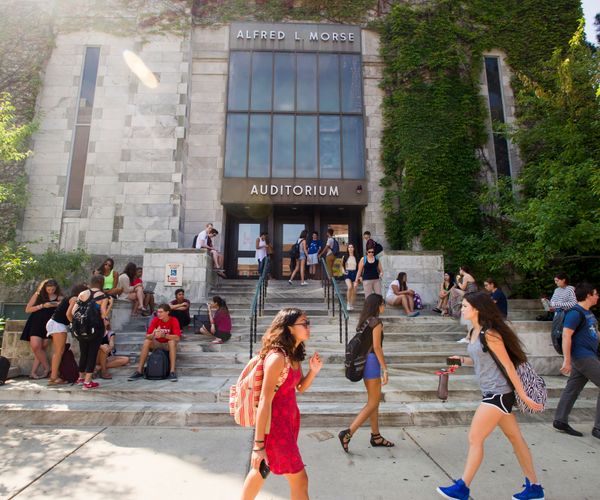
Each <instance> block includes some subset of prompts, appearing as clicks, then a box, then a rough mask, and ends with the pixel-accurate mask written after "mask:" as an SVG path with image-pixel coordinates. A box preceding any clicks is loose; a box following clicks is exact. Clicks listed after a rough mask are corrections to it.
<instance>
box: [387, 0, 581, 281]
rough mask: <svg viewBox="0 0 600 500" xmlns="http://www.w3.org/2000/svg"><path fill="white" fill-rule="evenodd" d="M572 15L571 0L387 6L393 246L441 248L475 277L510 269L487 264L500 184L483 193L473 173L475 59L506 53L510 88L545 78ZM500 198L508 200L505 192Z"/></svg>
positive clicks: (496, 235)
mask: <svg viewBox="0 0 600 500" xmlns="http://www.w3.org/2000/svg"><path fill="white" fill-rule="evenodd" d="M580 17H581V6H580V2H579V1H578V0H521V1H511V0H504V1H494V2H489V1H487V0H463V1H460V2H457V1H455V0H437V1H432V2H428V3H427V4H426V5H424V6H423V5H419V6H416V7H415V6H408V5H394V7H393V8H392V10H391V12H390V14H389V15H388V16H386V17H385V18H384V19H383V20H382V21H381V22H380V29H381V54H382V57H383V61H384V78H383V82H382V87H383V89H384V91H385V98H384V104H383V114H384V119H385V125H384V133H383V140H382V142H383V154H382V161H383V167H384V178H383V180H382V186H383V187H384V189H385V195H384V200H383V209H384V213H385V217H386V230H387V236H388V241H389V242H390V245H391V246H392V247H394V248H400V249H410V248H414V246H415V245H416V244H418V245H420V246H422V247H423V248H425V249H430V250H443V251H444V253H445V255H446V260H447V263H448V264H449V265H450V266H452V268H454V267H456V265H458V264H463V263H468V264H475V265H476V268H477V269H476V270H478V271H479V272H480V273H483V272H485V273H486V274H487V273H488V272H490V270H493V271H496V272H497V273H498V274H499V273H501V272H502V273H503V274H506V273H507V272H509V269H508V267H510V266H508V267H507V264H506V260H502V259H500V258H498V259H496V261H495V264H496V265H495V267H491V266H490V262H491V261H493V256H492V255H490V254H494V253H495V254H498V253H500V248H499V247H501V246H502V245H503V244H509V245H510V240H509V239H508V238H509V235H508V232H507V228H506V224H507V221H506V213H501V210H500V209H499V208H498V205H499V203H500V202H501V200H500V198H499V197H502V196H504V197H505V198H506V190H502V189H501V187H502V185H503V184H504V183H503V182H501V183H500V186H499V188H498V189H492V190H491V191H490V190H489V189H488V186H487V183H486V182H485V181H483V179H482V175H481V172H482V163H483V164H485V158H482V153H481V151H482V148H483V145H484V144H485V142H486V140H487V132H486V128H485V120H486V116H487V107H486V103H485V101H484V100H483V98H482V97H481V95H480V77H481V72H482V63H483V55H484V53H485V52H486V51H488V50H492V49H496V50H501V51H502V52H503V53H504V54H506V61H507V63H508V64H509V66H510V68H511V70H512V71H513V74H514V75H518V76H519V77H520V78H514V79H513V82H512V84H513V88H514V89H515V92H516V93H518V92H519V91H520V89H522V88H523V83H522V82H523V81H526V80H527V79H530V80H535V81H537V82H540V84H545V83H547V82H548V79H549V75H548V74H547V73H546V72H544V71H543V70H542V69H543V68H544V66H545V64H546V61H547V60H548V59H549V58H550V56H551V55H552V52H553V51H554V49H555V48H557V47H559V48H560V47H566V46H567V43H568V41H569V39H570V38H571V36H572V34H573V33H574V32H575V30H576V29H577V25H578V19H579V18H580ZM509 192H510V190H509ZM503 193H504V194H503ZM508 199H509V200H512V201H511V202H514V197H513V196H512V195H511V194H509V195H508ZM494 210H496V212H495V213H494ZM490 225H493V227H490ZM490 231H491V232H493V238H492V239H494V241H495V245H496V248H486V250H485V251H482V248H481V247H480V245H478V242H479V243H480V242H481V238H482V237H483V236H484V235H485V234H488V233H489V232H490ZM486 251H487V252H489V253H488V254H487V255H484V256H483V257H482V253H483V254H485V252H486ZM497 256H498V255H496V257H497ZM500 262H502V263H500ZM481 277H482V278H483V276H481Z"/></svg>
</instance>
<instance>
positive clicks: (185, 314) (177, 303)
mask: <svg viewBox="0 0 600 500" xmlns="http://www.w3.org/2000/svg"><path fill="white" fill-rule="evenodd" d="M169 305H170V306H171V312H170V316H171V317H173V318H177V321H179V327H180V328H182V329H183V328H185V327H186V326H188V325H189V324H190V323H191V321H192V319H191V318H190V301H189V300H188V299H186V298H185V290H184V289H183V288H178V289H177V290H175V299H174V300H172V301H171V302H170V303H169Z"/></svg>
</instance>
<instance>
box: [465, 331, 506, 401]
mask: <svg viewBox="0 0 600 500" xmlns="http://www.w3.org/2000/svg"><path fill="white" fill-rule="evenodd" d="M473 335H475V341H474V342H473V343H469V344H468V345H467V351H468V353H469V356H471V359H472V360H473V365H474V368H475V375H476V376H477V379H478V380H479V387H480V389H481V393H482V394H490V393H491V394H506V393H507V392H511V391H512V390H513V389H512V387H511V386H510V385H509V383H508V382H507V381H506V377H505V376H504V374H503V373H502V372H501V371H500V368H498V365H497V364H496V362H495V361H494V358H492V356H491V355H490V353H489V352H483V349H482V346H481V341H480V340H479V334H478V333H475V332H473V333H472V334H471V336H473Z"/></svg>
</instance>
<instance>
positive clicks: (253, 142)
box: [248, 115, 271, 177]
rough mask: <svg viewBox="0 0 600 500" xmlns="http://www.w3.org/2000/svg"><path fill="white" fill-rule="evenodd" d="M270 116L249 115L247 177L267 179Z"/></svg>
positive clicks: (269, 151) (269, 150)
mask: <svg viewBox="0 0 600 500" xmlns="http://www.w3.org/2000/svg"><path fill="white" fill-rule="evenodd" d="M270 153H271V116H270V115H250V144H249V156H248V177H269V163H270V157H271V154H270Z"/></svg>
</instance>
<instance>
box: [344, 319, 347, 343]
mask: <svg viewBox="0 0 600 500" xmlns="http://www.w3.org/2000/svg"><path fill="white" fill-rule="evenodd" d="M344 320H345V322H346V345H348V318H344Z"/></svg>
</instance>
